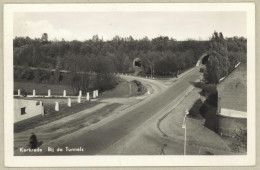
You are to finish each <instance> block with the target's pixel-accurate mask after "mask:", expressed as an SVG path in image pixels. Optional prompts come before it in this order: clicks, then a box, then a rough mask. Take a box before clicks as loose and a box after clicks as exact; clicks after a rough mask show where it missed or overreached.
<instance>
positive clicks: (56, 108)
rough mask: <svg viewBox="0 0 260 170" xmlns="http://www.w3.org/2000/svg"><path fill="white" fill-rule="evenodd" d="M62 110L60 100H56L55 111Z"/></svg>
mask: <svg viewBox="0 0 260 170" xmlns="http://www.w3.org/2000/svg"><path fill="white" fill-rule="evenodd" d="M59 110H60V107H59V102H55V111H56V112H58V111H59Z"/></svg>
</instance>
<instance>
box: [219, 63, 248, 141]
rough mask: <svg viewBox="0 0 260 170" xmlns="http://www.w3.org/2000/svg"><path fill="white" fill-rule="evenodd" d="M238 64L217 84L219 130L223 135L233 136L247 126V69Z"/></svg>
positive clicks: (243, 65)
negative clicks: (237, 130) (236, 131)
mask: <svg viewBox="0 0 260 170" xmlns="http://www.w3.org/2000/svg"><path fill="white" fill-rule="evenodd" d="M246 69H247V68H246V65H245V64H240V65H238V66H237V67H236V68H235V69H234V70H233V72H232V73H231V74H229V75H228V76H227V77H226V78H224V79H222V81H221V82H220V83H219V85H218V86H217V90H218V110H217V117H218V118H217V119H218V121H217V130H218V133H219V134H220V135H221V136H222V135H223V136H229V137H231V136H232V135H233V134H234V131H235V130H236V129H239V128H243V129H246V128H247V71H246Z"/></svg>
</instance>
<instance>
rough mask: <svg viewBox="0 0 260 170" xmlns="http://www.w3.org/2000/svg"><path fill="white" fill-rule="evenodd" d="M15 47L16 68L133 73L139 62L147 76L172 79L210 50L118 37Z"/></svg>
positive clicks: (198, 44)
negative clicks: (152, 75) (174, 73)
mask: <svg viewBox="0 0 260 170" xmlns="http://www.w3.org/2000/svg"><path fill="white" fill-rule="evenodd" d="M46 36H47V35H45V37H46ZM13 43H14V64H15V65H22V66H31V67H37V68H50V69H53V68H54V69H65V70H71V71H74V70H78V71H82V69H84V71H93V72H100V71H103V72H125V73H130V72H133V68H132V62H133V60H134V59H135V58H140V59H141V60H142V65H143V67H144V70H145V73H147V74H151V73H154V74H156V75H169V74H172V73H173V72H175V71H177V70H180V69H185V68H187V67H191V66H192V65H194V64H195V63H196V61H197V59H198V58H199V56H200V55H201V54H202V53H203V52H204V51H206V50H207V49H208V48H209V44H208V42H207V41H194V40H187V41H176V40H175V39H170V38H169V37H162V36H160V37H157V38H154V39H152V40H149V39H148V38H147V37H144V38H143V39H141V40H135V39H133V38H132V37H127V38H121V37H119V36H115V37H114V38H113V40H111V41H103V40H102V39H100V38H99V37H98V36H97V35H95V36H93V38H92V39H91V40H87V41H84V42H80V41H76V40H74V41H64V40H63V41H46V38H45V41H43V40H42V39H30V38H29V37H26V38H24V37H16V38H15V39H14V42H13ZM80 65H83V66H80ZM104 67H106V68H104Z"/></svg>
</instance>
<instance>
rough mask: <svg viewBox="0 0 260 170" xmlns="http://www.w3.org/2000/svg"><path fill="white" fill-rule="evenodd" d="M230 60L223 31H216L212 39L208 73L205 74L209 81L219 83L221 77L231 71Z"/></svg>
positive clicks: (207, 67) (207, 66) (207, 65)
mask: <svg viewBox="0 0 260 170" xmlns="http://www.w3.org/2000/svg"><path fill="white" fill-rule="evenodd" d="M229 66H230V64H229V60H228V51H227V43H226V41H225V39H224V38H223V35H222V33H219V34H218V33H217V32H214V34H213V36H212V38H211V40H210V50H209V59H208V62H207V64H206V72H207V73H206V74H205V75H204V77H205V79H206V80H207V81H208V83H214V84H217V83H219V79H220V78H222V77H225V76H227V75H228V73H229Z"/></svg>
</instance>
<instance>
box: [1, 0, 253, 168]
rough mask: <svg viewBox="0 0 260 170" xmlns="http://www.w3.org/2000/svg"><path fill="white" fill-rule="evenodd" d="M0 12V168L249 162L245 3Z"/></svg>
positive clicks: (248, 7)
mask: <svg viewBox="0 0 260 170" xmlns="http://www.w3.org/2000/svg"><path fill="white" fill-rule="evenodd" d="M4 17H5V19H6V20H5V28H6V29H5V35H6V36H5V37H4V38H5V54H6V55H5V56H4V58H5V68H4V69H5V125H6V127H7V128H6V129H5V145H6V147H5V148H8V153H7V155H8V156H9V157H10V159H9V158H7V160H9V161H7V162H9V163H8V164H9V165H14V166H23V164H22V161H24V160H26V161H27V163H24V165H25V166H30V165H31V166H33V165H36V163H37V162H34V161H31V162H30V160H38V159H39V160H40V159H41V158H42V160H45V162H46V161H50V162H49V163H48V164H50V165H53V166H58V165H57V164H58V163H59V161H61V160H62V159H63V158H64V159H63V161H64V160H65V161H64V164H62V165H64V166H68V165H75V166H76V165H77V163H76V161H77V160H79V161H83V163H79V164H78V165H79V166H80V165H81V166H82V165H90V166H93V165H95V166H101V165H103V163H104V164H105V165H114V166H118V165H120V166H121V165H130V166H131V165H132V166H133V165H137V166H138V165H151V166H155V165H160V166H166V165H177V166H178V165H210V163H212V162H213V163H212V164H213V165H215V166H216V165H229V164H232V165H233V164H238V165H243V161H241V160H245V162H244V163H245V165H247V164H253V163H254V160H255V158H254V157H252V156H254V153H255V146H254V142H255V141H254V140H255V138H254V135H255V129H254V125H255V118H254V117H255V110H254V109H255V101H254V100H255V99H254V93H255V89H254V81H255V80H254V79H255V77H254V74H255V72H254V60H255V54H254V27H252V26H254V22H255V20H254V5H253V4H249V3H247V4H229V5H228V4H179V5H177V4H134V3H133V4H64V5H62V4H59V5H58V4H37V5H36V4H23V5H22V4H20V5H19V4H13V5H12V4H11V5H7V6H6V8H5V16H4ZM7 20H8V21H7ZM67 156H68V157H67ZM79 156H80V157H79ZM85 156H87V157H85ZM113 156H116V157H113ZM128 156H132V157H133V158H134V160H135V161H136V163H135V162H133V160H130V158H129V157H128ZM139 156H141V157H139ZM149 156H151V157H149ZM153 156H155V157H153ZM215 156H218V160H216V157H215ZM222 156H223V158H222ZM97 157H98V158H97ZM103 157H105V158H106V159H107V160H106V161H102V159H101V158H103ZM147 157H149V161H150V164H149V163H147V160H145V159H146V158H147ZM61 158H62V159H61ZM69 158H72V162H74V163H72V162H66V160H69ZM93 158H97V159H98V160H99V161H97V162H96V163H95V161H93V160H92V159H93ZM110 158H111V159H113V161H111V162H110V163H107V162H109V160H110ZM117 158H118V160H121V161H122V160H123V161H122V162H120V161H119V162H116V160H115V159H117ZM152 158H154V161H152ZM156 158H158V159H156ZM186 158H189V159H186ZM204 158H205V159H209V161H208V162H207V161H202V160H201V161H200V162H199V161H198V162H195V161H196V160H200V159H204ZM55 159H57V161H53V162H54V163H51V161H52V160H55ZM127 159H129V162H130V163H129V162H127V161H126V160H127ZM138 159H140V160H138ZM142 159H144V160H143V162H142ZM179 159H180V162H178V163H176V162H174V160H175V161H176V160H179ZM236 159H237V160H236ZM14 160H17V161H14ZM84 160H87V161H86V162H87V163H86V162H85V163H86V164H85V163H84ZM137 160H138V161H137ZM158 160H159V161H161V163H158V164H157V163H156V161H158ZM166 160H167V161H169V162H168V163H165V164H164V163H163V162H166ZM185 160H190V161H189V162H187V161H185ZM229 160H230V161H229ZM91 161H93V162H91ZM124 161H125V162H124ZM214 161H215V162H214ZM131 162H132V163H131ZM221 162H222V163H223V164H218V163H221ZM38 163H39V165H40V166H45V165H44V163H43V162H42V163H41V162H40V161H38Z"/></svg>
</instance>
